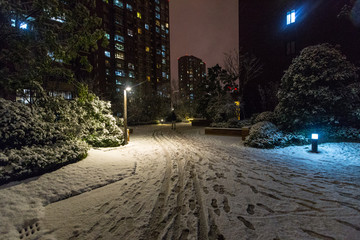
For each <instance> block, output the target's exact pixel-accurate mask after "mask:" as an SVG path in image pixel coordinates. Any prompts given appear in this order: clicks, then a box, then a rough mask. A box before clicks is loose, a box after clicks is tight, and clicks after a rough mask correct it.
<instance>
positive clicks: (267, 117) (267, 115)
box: [254, 111, 275, 123]
mask: <svg viewBox="0 0 360 240" xmlns="http://www.w3.org/2000/svg"><path fill="white" fill-rule="evenodd" d="M265 121H266V122H272V123H274V121H275V114H274V113H273V112H270V111H267V112H262V113H260V114H259V115H257V116H256V117H255V120H254V123H258V122H265Z"/></svg>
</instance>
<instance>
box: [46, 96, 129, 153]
mask: <svg viewBox="0 0 360 240" xmlns="http://www.w3.org/2000/svg"><path fill="white" fill-rule="evenodd" d="M41 113H42V116H43V118H44V120H45V121H49V122H53V123H54V124H56V126H57V127H58V128H59V129H61V131H62V132H63V133H65V134H66V135H67V136H68V137H70V138H72V139H80V140H84V141H86V142H87V143H89V144H90V145H92V146H94V147H115V146H120V145H121V144H123V142H124V136H123V132H122V130H121V129H120V127H119V126H118V124H119V123H120V122H119V123H117V121H116V119H115V118H114V117H113V115H112V112H111V105H110V102H106V101H102V100H100V99H99V98H98V97H97V96H95V95H93V94H90V93H87V94H86V96H84V97H81V98H78V99H76V100H73V101H67V100H64V99H63V98H49V99H47V100H46V101H44V102H43V103H42V104H41Z"/></svg>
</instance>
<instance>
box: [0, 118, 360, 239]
mask: <svg viewBox="0 0 360 240" xmlns="http://www.w3.org/2000/svg"><path fill="white" fill-rule="evenodd" d="M170 127H171V126H170V125H166V124H164V125H153V126H141V127H135V129H134V134H133V135H132V136H131V140H130V143H129V145H127V146H125V147H119V148H111V149H92V150H91V151H90V153H89V156H88V157H87V158H86V159H84V160H83V161H80V162H78V163H74V164H71V165H68V166H65V167H63V168H61V169H59V170H57V171H54V172H52V173H48V174H44V175H42V176H40V177H37V178H31V179H28V180H25V181H21V182H13V183H10V184H7V185H3V186H1V187H0V223H1V224H0V239H223V238H225V239H360V191H359V190H360V157H359V156H360V154H359V150H360V144H359V143H327V144H321V145H319V150H320V153H319V154H314V153H309V152H308V151H309V149H310V146H301V147H287V148H282V149H272V150H262V149H253V148H246V147H243V146H242V141H241V138H237V137H222V136H207V135H204V130H203V128H200V127H191V126H190V125H189V124H178V128H177V130H176V131H172V130H171V129H170Z"/></svg>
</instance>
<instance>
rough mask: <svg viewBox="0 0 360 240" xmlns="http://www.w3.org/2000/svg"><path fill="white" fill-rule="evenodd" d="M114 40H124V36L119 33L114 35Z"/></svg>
mask: <svg viewBox="0 0 360 240" xmlns="http://www.w3.org/2000/svg"><path fill="white" fill-rule="evenodd" d="M114 40H115V41H118V42H124V37H123V36H120V35H115V36H114Z"/></svg>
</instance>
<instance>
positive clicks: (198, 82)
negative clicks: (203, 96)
mask: <svg viewBox="0 0 360 240" xmlns="http://www.w3.org/2000/svg"><path fill="white" fill-rule="evenodd" d="M178 72H179V76H178V77H179V97H180V100H181V101H182V102H184V103H187V104H189V106H190V107H193V103H194V102H195V101H196V99H197V98H198V97H199V96H198V94H197V92H199V90H200V88H201V87H202V82H203V80H204V78H206V64H205V63H204V62H203V61H202V60H201V59H200V58H197V57H194V56H183V57H180V58H179V59H178Z"/></svg>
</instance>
